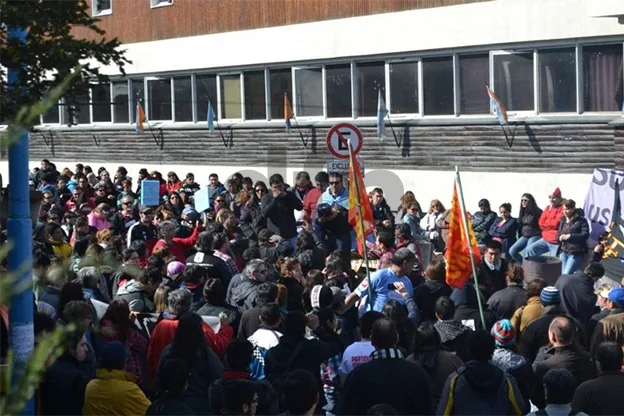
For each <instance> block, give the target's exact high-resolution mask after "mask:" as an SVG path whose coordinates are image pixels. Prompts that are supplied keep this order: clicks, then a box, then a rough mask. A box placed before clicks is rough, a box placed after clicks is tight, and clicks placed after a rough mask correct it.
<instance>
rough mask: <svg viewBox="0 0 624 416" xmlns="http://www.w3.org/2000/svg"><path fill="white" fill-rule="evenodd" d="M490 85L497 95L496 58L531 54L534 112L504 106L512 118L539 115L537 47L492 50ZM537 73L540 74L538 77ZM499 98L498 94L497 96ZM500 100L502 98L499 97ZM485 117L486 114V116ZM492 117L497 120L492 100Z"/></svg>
mask: <svg viewBox="0 0 624 416" xmlns="http://www.w3.org/2000/svg"><path fill="white" fill-rule="evenodd" d="M489 52H490V77H489V78H490V85H489V87H490V88H491V89H492V91H493V92H494V93H495V94H497V92H496V91H495V89H494V57H495V56H504V55H522V54H524V55H526V54H529V53H530V54H531V56H532V57H533V71H532V73H533V110H509V108H508V106H507V103H505V102H504V101H502V99H501V101H502V102H503V104H504V105H505V108H506V109H507V115H508V116H509V117H510V118H511V117H529V116H535V115H537V114H538V111H537V110H538V107H537V105H538V101H539V96H538V95H539V85H538V84H539V81H538V78H539V65H538V64H537V58H536V55H537V47H533V48H517V49H495V50H494V49H493V50H490V51H489ZM536 72H538V74H537V75H538V76H537V77H536ZM484 93H485V94H487V92H484ZM497 96H498V94H497ZM499 99H500V97H499ZM552 114H559V113H552ZM484 116H485V114H484ZM490 116H491V117H493V118H494V119H496V114H495V113H494V106H492V101H491V100H490Z"/></svg>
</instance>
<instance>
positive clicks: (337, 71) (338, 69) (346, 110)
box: [325, 64, 352, 118]
mask: <svg viewBox="0 0 624 416" xmlns="http://www.w3.org/2000/svg"><path fill="white" fill-rule="evenodd" d="M325 93H326V94H327V117H329V118H331V117H351V115H352V114H351V65H350V64H344V65H327V66H325Z"/></svg>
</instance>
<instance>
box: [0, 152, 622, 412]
mask: <svg viewBox="0 0 624 416" xmlns="http://www.w3.org/2000/svg"><path fill="white" fill-rule="evenodd" d="M145 179H151V180H157V181H159V182H160V190H159V191H160V196H161V199H162V202H161V204H159V205H157V206H154V205H150V206H147V205H141V204H140V203H139V201H140V195H141V182H142V181H143V180H145ZM208 180H209V183H208V185H207V188H208V195H209V204H210V208H209V209H206V210H203V211H202V212H198V211H197V210H196V209H195V206H194V195H195V194H196V193H197V192H200V190H201V189H202V188H201V187H200V185H199V184H198V183H197V182H195V178H194V175H193V174H192V173H188V174H187V175H186V176H185V178H184V180H181V179H180V177H178V175H177V174H176V173H175V172H169V173H168V174H167V175H166V178H164V177H163V176H162V174H161V173H159V172H156V171H154V172H148V171H147V170H146V169H141V170H140V171H139V173H138V177H137V179H136V180H135V181H133V180H132V179H131V178H130V177H129V176H128V172H127V170H126V169H125V168H123V167H119V168H118V169H117V172H115V174H114V175H111V174H110V173H109V172H107V171H106V170H105V169H104V168H100V169H98V172H97V174H96V173H95V172H93V171H92V169H91V168H90V167H89V166H83V165H82V164H78V165H76V166H75V171H71V170H70V169H69V168H65V169H63V170H62V171H61V172H58V171H57V169H56V167H55V166H54V165H53V164H52V163H50V161H48V160H43V161H42V163H41V167H40V169H37V170H36V171H33V173H32V178H31V187H32V188H33V190H38V191H40V192H41V195H42V203H41V209H40V214H39V218H38V219H37V220H38V221H37V225H36V227H35V229H34V232H33V250H34V251H33V269H34V273H33V292H34V299H35V304H34V305H33V308H34V310H35V332H36V337H37V338H36V339H40V337H41V336H44V335H45V334H49V333H51V332H52V331H53V330H54V329H55V328H57V327H59V326H61V327H68V328H73V329H74V330H72V331H68V336H67V340H66V343H65V344H64V351H63V353H62V355H61V356H60V357H59V358H58V359H57V360H55V361H54V362H51V363H50V364H49V366H48V367H47V369H46V372H45V374H44V376H43V379H42V382H41V384H40V385H39V388H38V389H37V393H36V399H37V406H38V414H42V415H61V414H62V415H93V416H95V415H104V414H115V415H144V414H148V415H191V414H202V415H203V414H226V415H228V414H232V415H234V414H236V415H250V416H253V415H277V414H292V415H313V414H326V415H333V414H337V415H342V414H345V415H362V414H371V415H397V414H405V415H417V414H418V415H429V414H440V415H476V414H483V415H503V414H505V415H524V414H529V413H531V414H532V415H533V414H535V415H540V416H541V415H553V416H554V415H571V414H576V415H581V416H583V415H585V414H587V415H592V416H593V415H614V414H619V413H621V411H620V404H619V394H620V392H622V391H624V373H623V372H622V370H623V368H624V358H623V345H624V288H622V287H620V285H619V284H618V283H617V282H612V283H611V284H605V283H604V279H603V276H604V274H605V270H604V267H603V265H602V264H601V263H600V259H601V257H602V253H603V251H604V243H603V242H600V243H599V244H598V245H597V246H596V247H595V248H593V249H588V247H587V244H588V243H587V240H588V237H589V232H588V224H587V220H586V219H585V218H584V215H583V212H582V210H580V209H577V208H576V204H575V202H574V201H572V200H569V199H568V200H564V199H563V198H562V195H561V191H560V190H559V189H557V190H555V191H554V192H553V193H552V195H551V196H550V202H551V204H550V205H549V206H548V207H546V208H544V209H543V210H541V209H540V208H538V206H537V204H536V202H535V198H534V197H533V196H532V195H530V194H524V195H523V196H522V198H521V207H520V213H519V215H518V218H513V217H512V207H511V205H510V204H508V203H505V204H502V205H501V206H500V208H499V215H497V214H496V213H495V212H493V211H492V210H491V208H490V204H489V202H488V201H487V200H485V199H484V200H481V201H480V202H479V210H478V211H477V212H475V213H473V214H472V215H470V220H471V222H472V226H473V229H474V232H475V235H476V238H477V240H478V243H479V245H480V247H481V248H482V261H481V262H480V263H479V264H478V267H477V278H478V279H477V280H476V281H475V280H473V279H470V280H469V281H468V282H467V283H466V284H465V286H464V287H463V288H452V287H450V286H449V285H448V284H447V282H446V264H445V260H444V257H443V256H441V255H439V254H441V253H443V252H444V250H445V245H446V243H447V241H448V228H449V221H450V218H449V215H450V210H446V209H445V208H444V206H443V204H442V203H441V202H440V201H438V200H434V201H432V203H431V204H430V206H429V210H428V211H427V212H424V211H423V210H422V209H421V207H420V205H419V203H418V201H417V200H416V198H415V196H414V194H413V193H412V192H406V193H405V195H403V197H402V198H401V201H400V205H399V206H398V209H397V210H398V215H395V213H394V211H393V210H392V209H391V208H390V205H389V204H388V202H387V201H386V200H385V198H384V194H383V190H382V189H381V188H375V189H374V190H372V191H371V193H370V194H369V197H370V203H371V206H372V210H373V214H374V220H375V221H374V228H375V230H374V235H373V236H374V237H373V238H372V240H371V241H368V242H367V244H366V247H367V250H369V253H370V255H371V256H372V257H373V258H374V259H376V260H375V262H376V268H375V269H376V270H375V271H374V272H372V273H371V275H370V278H365V276H364V274H363V273H362V272H361V271H360V270H354V269H353V268H352V262H351V258H352V256H353V255H356V253H355V251H354V250H356V245H355V244H354V242H353V234H354V233H353V230H352V228H351V226H350V225H349V223H348V207H349V195H348V187H346V186H345V184H344V179H343V177H342V175H341V174H340V173H337V172H330V173H326V172H319V173H318V174H317V175H316V176H315V178H314V182H312V180H311V178H310V175H309V174H308V173H307V172H300V173H298V174H297V175H296V178H295V183H294V185H293V186H289V185H287V184H286V183H285V181H284V178H283V177H281V176H280V175H278V174H275V175H272V176H271V177H270V178H269V181H268V182H269V183H268V186H267V184H266V183H264V182H261V181H257V182H253V181H252V180H251V179H250V178H246V177H243V176H242V175H240V174H234V175H232V176H231V177H230V178H229V179H228V180H227V181H226V183H225V185H223V184H221V182H220V181H219V177H218V175H217V174H211V175H210V177H209V178H208ZM3 228H4V227H3ZM431 247H433V249H431ZM542 254H549V255H551V256H559V257H560V259H561V262H562V273H561V277H560V278H559V279H558V280H557V281H556V283H555V284H554V285H552V286H549V285H548V284H547V283H546V282H545V281H544V280H542V279H540V278H533V277H531V276H525V272H524V269H523V268H522V263H523V260H524V259H525V258H527V257H532V256H538V255H542ZM480 304H482V305H483V307H480ZM146 322H147V323H146ZM7 325H8V323H7V322H6V320H3V325H2V326H3V331H6V330H7ZM3 335H4V333H3ZM1 338H2V339H3V340H4V341H3V345H2V351H1V353H2V357H1V358H2V359H5V357H6V355H7V347H8V345H7V344H6V339H7V337H6V336H3V337H1Z"/></svg>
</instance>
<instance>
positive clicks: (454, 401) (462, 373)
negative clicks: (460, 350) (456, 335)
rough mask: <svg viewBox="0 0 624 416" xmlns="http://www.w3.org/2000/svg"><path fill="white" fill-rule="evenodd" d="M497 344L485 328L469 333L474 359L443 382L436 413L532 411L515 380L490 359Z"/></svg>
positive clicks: (473, 413)
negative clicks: (470, 334) (471, 334)
mask: <svg viewBox="0 0 624 416" xmlns="http://www.w3.org/2000/svg"><path fill="white" fill-rule="evenodd" d="M495 349H496V345H495V343H494V338H492V336H491V335H490V334H489V333H488V332H487V331H484V330H478V331H475V332H474V333H473V336H472V337H470V350H471V355H472V358H473V361H471V362H469V363H468V364H466V366H465V367H461V368H460V369H459V370H457V371H455V372H454V373H453V374H451V375H450V376H449V377H448V378H447V379H446V383H445V384H444V389H443V390H442V396H441V398H440V403H439V404H438V410H437V412H436V414H437V415H444V416H449V415H516V416H522V415H524V414H526V413H528V411H529V406H528V403H527V402H525V401H524V399H523V397H522V393H521V392H520V389H519V388H518V384H517V383H516V380H515V379H514V378H513V377H511V376H509V375H507V374H505V372H504V371H503V370H501V369H499V368H498V367H496V366H495V365H493V364H491V363H490V359H491V358H492V355H493V354H494V350H495Z"/></svg>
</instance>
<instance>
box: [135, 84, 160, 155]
mask: <svg viewBox="0 0 624 416" xmlns="http://www.w3.org/2000/svg"><path fill="white" fill-rule="evenodd" d="M139 105H141V95H140V94H139V93H138V92H137V108H136V109H135V111H136V112H137V115H136V121H137V123H138V121H139V108H138V106H139ZM144 115H145V120H144V121H145V123H146V124H147V127H149V129H150V133H152V138H153V139H154V141H155V142H156V146H160V145H161V144H160V143H158V139H156V135H155V134H154V130H152V126H151V125H150V123H149V120H148V119H147V114H144Z"/></svg>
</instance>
